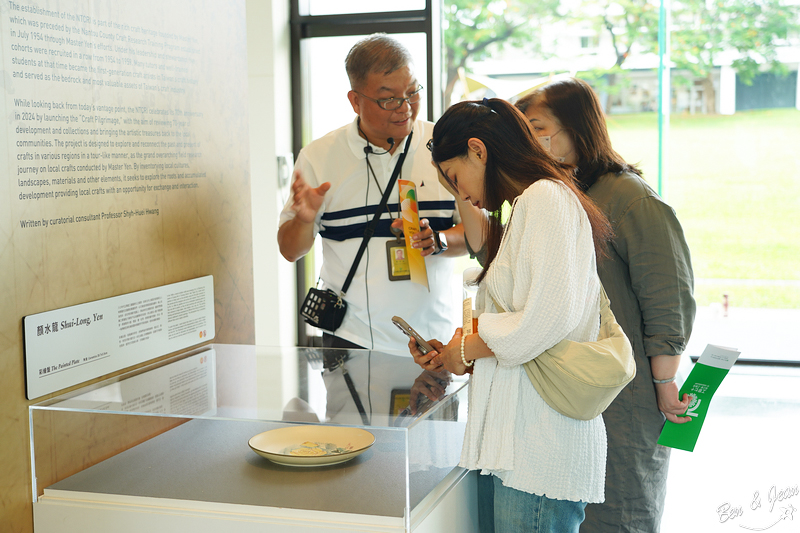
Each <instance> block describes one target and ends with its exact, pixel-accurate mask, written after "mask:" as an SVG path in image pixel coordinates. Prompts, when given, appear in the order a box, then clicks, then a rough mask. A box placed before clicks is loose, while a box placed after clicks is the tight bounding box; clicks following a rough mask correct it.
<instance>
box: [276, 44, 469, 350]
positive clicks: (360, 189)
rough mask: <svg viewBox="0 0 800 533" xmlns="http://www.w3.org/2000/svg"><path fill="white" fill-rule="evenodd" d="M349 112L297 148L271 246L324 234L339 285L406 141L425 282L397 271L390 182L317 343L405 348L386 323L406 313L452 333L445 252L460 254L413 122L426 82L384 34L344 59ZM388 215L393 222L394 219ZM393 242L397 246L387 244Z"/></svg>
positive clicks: (450, 202)
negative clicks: (341, 309)
mask: <svg viewBox="0 0 800 533" xmlns="http://www.w3.org/2000/svg"><path fill="white" fill-rule="evenodd" d="M345 68H346V70H347V75H348V78H349V79H350V87H351V90H350V91H349V92H348V93H347V98H348V100H349V101H350V105H351V106H352V108H353V111H355V113H356V115H357V116H356V117H355V119H354V120H353V122H352V123H350V124H348V125H346V126H344V127H342V128H339V129H337V130H334V131H332V132H331V133H329V134H327V135H325V136H324V137H322V138H320V139H317V140H315V141H313V142H312V143H310V144H309V145H308V146H306V147H305V148H303V150H302V151H301V152H300V154H299V156H298V158H297V163H296V166H295V168H296V172H295V179H294V182H293V183H292V194H291V196H290V198H289V200H288V202H287V203H286V206H285V207H284V209H283V211H282V212H281V218H280V229H279V230H278V244H279V247H280V250H281V254H282V255H283V256H284V257H285V258H286V259H287V260H289V261H296V260H297V259H299V258H300V257H303V256H304V255H305V254H306V253H308V251H309V250H311V248H312V246H313V245H314V239H315V237H316V235H317V234H319V235H320V236H321V237H322V269H321V272H320V278H321V280H322V282H323V286H324V288H330V289H332V290H333V291H335V292H336V293H337V294H339V293H340V291H341V288H342V285H343V284H344V281H345V278H346V277H347V274H348V272H349V270H350V267H351V265H352V264H353V260H354V259H355V257H356V253H357V251H358V248H359V246H360V245H361V241H362V238H363V236H364V229H365V227H366V226H367V225H368V223H369V221H370V220H371V219H372V217H373V215H374V214H375V212H376V210H377V208H378V206H379V204H380V201H381V197H382V195H383V192H384V190H385V188H386V186H387V184H388V183H389V181H390V176H391V175H392V172H393V170H394V168H395V165H396V163H397V161H398V159H399V158H400V156H401V154H402V153H403V152H404V150H405V148H406V140H407V137H408V136H409V134H411V139H410V142H409V143H408V153H407V155H406V157H405V161H404V163H403V165H402V169H401V173H400V179H404V180H410V181H413V182H414V183H415V184H416V190H417V202H418V207H419V211H420V218H421V221H420V227H421V231H420V232H419V233H417V234H416V235H413V236H412V240H414V242H413V244H412V246H413V247H415V248H419V249H421V251H422V255H423V256H424V257H425V258H426V259H425V264H426V269H427V274H428V286H429V287H430V291H429V290H428V289H427V288H425V287H424V286H422V285H420V284H417V283H413V282H411V281H410V280H409V279H403V278H404V277H407V276H404V275H403V272H402V268H400V267H399V266H398V265H399V263H398V262H399V261H400V260H401V259H402V257H403V254H402V253H397V247H396V245H397V244H399V241H398V234H399V231H401V230H402V221H401V220H400V216H399V209H400V208H399V201H398V193H397V186H396V184H395V186H394V190H393V191H392V192H391V193H390V196H389V200H388V205H387V207H386V209H384V211H386V212H384V213H382V216H381V219H380V220H379V223H378V225H377V227H376V229H375V234H374V236H373V237H372V238H371V239H370V241H369V244H368V247H367V250H366V252H365V254H364V256H363V257H362V259H361V261H360V262H359V265H358V269H357V271H356V273H355V276H354V278H353V281H352V283H351V285H350V287H349V288H348V290H347V294H346V295H345V298H344V299H345V300H346V302H347V305H348V307H347V312H346V314H345V317H344V321H343V322H342V325H341V326H340V327H339V328H338V329H337V330H336V331H335V334H331V333H330V332H328V333H324V334H323V344H324V345H325V346H328V347H338V348H357V347H362V348H369V349H374V350H380V351H396V352H397V351H399V352H401V353H403V354H407V353H408V348H407V347H406V345H407V342H408V340H407V339H406V338H405V337H404V336H403V334H402V333H401V332H400V331H399V330H398V329H397V328H396V327H395V326H394V325H393V324H392V321H391V318H392V316H394V315H398V316H400V317H402V318H404V319H405V320H406V321H408V322H409V324H411V325H412V326H413V327H414V329H416V330H417V331H418V332H419V333H420V334H421V335H422V336H424V337H426V338H428V339H430V338H437V337H438V338H443V337H444V336H446V335H452V332H453V330H454V328H455V326H456V324H455V323H454V322H455V321H454V318H455V317H457V316H458V314H459V313H458V311H459V308H458V301H459V300H458V296H456V295H455V294H453V290H452V287H453V282H452V274H453V268H454V265H453V261H452V257H454V256H457V255H462V254H464V253H465V252H466V248H465V244H464V233H463V227H462V226H461V225H460V224H458V225H456V224H457V223H458V222H459V220H458V211H457V209H456V202H460V200H458V199H455V198H454V197H453V196H452V195H451V194H449V193H448V192H447V191H446V190H445V189H444V188H443V187H442V186H441V185H440V183H439V181H438V176H437V174H436V170H435V169H434V167H433V166H431V162H430V161H431V158H430V153H429V152H428V151H427V150H426V149H425V144H426V143H427V142H428V140H429V139H430V138H431V132H432V130H433V124H431V123H429V122H426V121H422V120H417V113H418V112H419V107H420V99H421V98H422V92H423V87H422V85H421V84H420V83H419V82H418V80H417V78H416V76H415V75H414V67H413V62H412V59H411V55H410V54H409V52H408V50H407V49H406V48H405V47H404V46H403V45H401V44H400V43H399V42H397V41H396V40H395V39H393V38H391V37H388V36H387V35H385V34H374V35H371V36H369V37H367V38H365V39H363V40H361V41H359V42H358V43H356V45H355V46H353V48H352V49H351V50H350V52H349V53H348V55H347V58H346V60H345ZM392 220H394V223H393V222H392ZM393 246H394V247H393Z"/></svg>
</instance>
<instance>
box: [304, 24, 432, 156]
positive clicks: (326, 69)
mask: <svg viewBox="0 0 800 533" xmlns="http://www.w3.org/2000/svg"><path fill="white" fill-rule="evenodd" d="M364 37H366V35H347V36H338V37H316V38H312V39H305V40H304V41H303V42H302V54H303V57H304V60H303V61H302V64H303V68H304V76H303V79H304V88H305V93H306V97H305V101H306V105H305V107H304V110H305V111H306V112H305V113H304V116H305V117H306V118H305V121H306V123H307V128H306V129H305V131H307V132H308V133H309V134H310V137H308V138H304V144H305V143H308V142H310V141H312V140H314V139H318V138H319V137H322V136H323V135H325V134H326V133H328V132H329V131H332V130H335V129H336V128H339V127H341V126H344V125H345V124H347V123H349V122H351V121H352V120H353V119H354V118H355V113H354V112H353V108H352V107H351V106H350V102H348V100H347V92H348V91H349V90H350V82H349V81H348V80H347V73H346V72H345V69H344V59H345V57H346V56H347V52H349V51H350V48H352V47H353V45H354V44H356V42H358V41H359V40H360V39H362V38H364ZM392 37H394V38H396V39H397V40H398V41H400V42H401V43H403V45H405V46H406V48H408V51H409V52H411V55H412V57H413V58H414V61H415V62H416V63H415V64H414V68H415V71H416V75H417V79H419V81H420V83H421V84H422V85H423V86H424V87H425V88H424V89H423V95H422V96H423V97H422V100H421V105H420V111H419V115H418V116H419V117H421V118H424V117H425V116H427V113H428V104H427V99H428V93H427V89H428V87H430V83H428V81H427V79H426V74H425V73H426V72H427V69H428V62H427V59H426V58H427V54H426V37H425V34H424V33H409V34H393V35H392Z"/></svg>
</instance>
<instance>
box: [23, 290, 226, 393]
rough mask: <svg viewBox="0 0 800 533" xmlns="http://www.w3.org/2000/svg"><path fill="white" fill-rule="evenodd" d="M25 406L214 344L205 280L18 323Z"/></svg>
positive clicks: (209, 292) (211, 309)
mask: <svg viewBox="0 0 800 533" xmlns="http://www.w3.org/2000/svg"><path fill="white" fill-rule="evenodd" d="M23 328H24V335H25V381H26V391H27V392H26V395H27V398H28V399H29V400H32V399H35V398H39V397H41V396H44V395H46V394H50V393H52V392H56V391H58V390H61V389H64V388H67V387H72V386H73V385H77V384H79V383H83V382H85V381H88V380H91V379H95V378H98V377H100V376H104V375H106V374H109V373H111V372H116V371H117V370H121V369H123V368H127V367H129V366H133V365H136V364H139V363H143V362H145V361H148V360H150V359H154V358H157V357H160V356H162V355H166V354H168V353H172V352H176V351H179V350H182V349H185V348H189V347H191V346H195V345H197V344H200V343H203V342H206V341H208V340H211V339H213V338H214V278H213V276H205V277H202V278H196V279H192V280H188V281H183V282H180V283H173V284H171V285H165V286H163V287H156V288H153V289H147V290H144V291H138V292H133V293H130V294H123V295H120V296H115V297H113V298H106V299H103V300H98V301H95V302H88V303H84V304H80V305H74V306H71V307H65V308H63V309H56V310H53V311H46V312H44V313H38V314H35V315H29V316H26V317H24V318H23Z"/></svg>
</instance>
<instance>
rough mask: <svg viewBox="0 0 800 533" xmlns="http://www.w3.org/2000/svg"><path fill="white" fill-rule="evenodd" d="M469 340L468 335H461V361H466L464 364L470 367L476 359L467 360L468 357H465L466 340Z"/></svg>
mask: <svg viewBox="0 0 800 533" xmlns="http://www.w3.org/2000/svg"><path fill="white" fill-rule="evenodd" d="M465 340H467V336H466V335H462V336H461V362H462V363H464V366H465V367H467V368H469V367H471V366H472V365H474V364H475V361H470V362H467V358H466V357H464V341H465Z"/></svg>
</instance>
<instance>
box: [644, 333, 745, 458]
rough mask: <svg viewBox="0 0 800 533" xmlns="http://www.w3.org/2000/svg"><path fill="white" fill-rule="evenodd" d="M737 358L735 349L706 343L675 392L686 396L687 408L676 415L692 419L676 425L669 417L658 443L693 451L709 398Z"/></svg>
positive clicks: (737, 352) (704, 418)
mask: <svg viewBox="0 0 800 533" xmlns="http://www.w3.org/2000/svg"><path fill="white" fill-rule="evenodd" d="M738 357H739V351H738V350H736V349H735V348H726V347H724V346H715V345H713V344H709V345H708V346H706V349H705V350H703V355H701V356H700V359H698V360H697V363H695V365H694V367H693V368H692V371H691V372H690V373H689V377H688V378H686V381H685V382H684V384H683V386H682V387H681V390H680V393H679V394H678V396H679V397H680V398H683V395H684V394H688V395H689V407H688V408H687V409H686V413H684V414H683V415H679V416H690V417H692V418H693V420H692V421H691V422H687V423H685V424H676V423H674V422H670V421H669V420H667V421H666V422H664V428H663V429H662V430H661V436H660V437H659V438H658V443H659V444H661V445H662V446H669V447H670V448H677V449H679V450H686V451H687V452H691V451H694V446H695V444H697V438H698V437H699V436H700V430H701V429H702V428H703V422H705V420H706V414H707V413H708V405H709V404H710V403H711V398H712V397H713V396H714V393H715V392H716V391H717V389H718V388H719V386H720V384H721V383H722V380H723V379H725V376H726V375H728V371H729V370H730V369H731V367H732V366H733V364H734V363H735V362H736V359H737V358H738Z"/></svg>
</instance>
